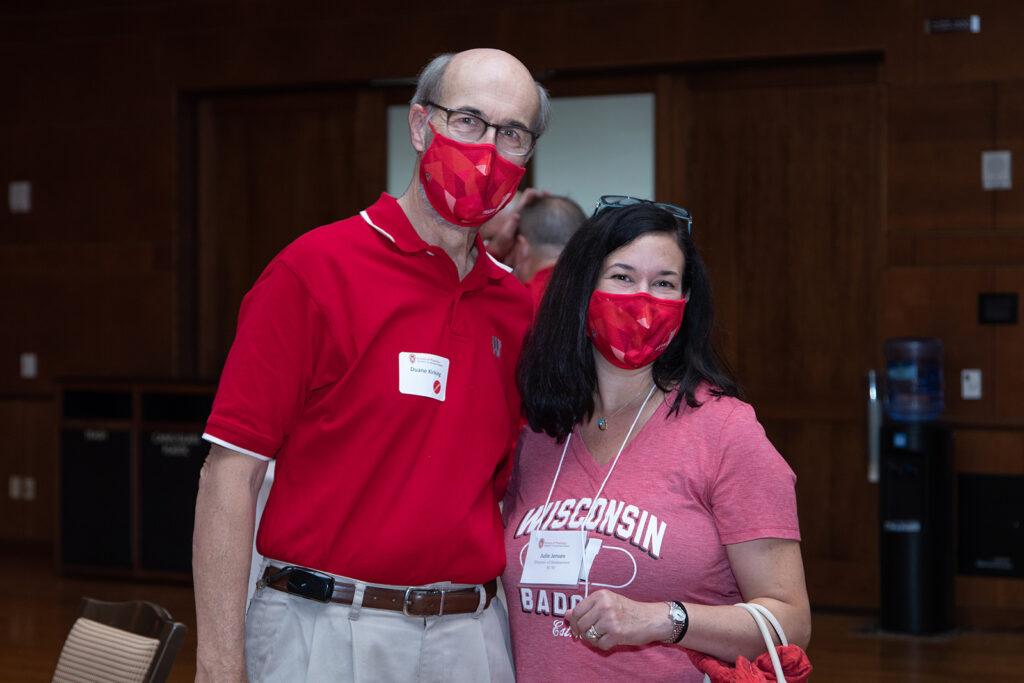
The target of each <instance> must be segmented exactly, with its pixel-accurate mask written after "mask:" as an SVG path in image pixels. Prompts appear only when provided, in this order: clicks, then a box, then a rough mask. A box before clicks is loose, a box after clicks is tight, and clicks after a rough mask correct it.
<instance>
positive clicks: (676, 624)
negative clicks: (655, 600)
mask: <svg viewBox="0 0 1024 683" xmlns="http://www.w3.org/2000/svg"><path fill="white" fill-rule="evenodd" d="M665 604H666V605H668V618H669V619H671V620H672V635H671V636H669V637H668V638H666V639H665V640H663V641H661V642H663V643H678V642H679V641H680V640H682V639H683V636H685V635H686V629H687V627H688V626H689V625H690V618H689V616H688V615H687V614H686V608H685V607H683V603H681V602H679V601H678V600H675V601H673V602H666V603H665Z"/></svg>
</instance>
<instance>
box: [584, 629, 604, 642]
mask: <svg viewBox="0 0 1024 683" xmlns="http://www.w3.org/2000/svg"><path fill="white" fill-rule="evenodd" d="M603 635H604V634H603V633H598V632H597V629H596V628H594V627H593V626H591V627H590V628H588V629H587V638H589V639H590V640H597V639H598V638H600V637H601V636H603Z"/></svg>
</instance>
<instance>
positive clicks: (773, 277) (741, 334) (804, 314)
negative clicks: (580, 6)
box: [688, 67, 883, 607]
mask: <svg viewBox="0 0 1024 683" xmlns="http://www.w3.org/2000/svg"><path fill="white" fill-rule="evenodd" d="M725 71H729V70H725ZM741 71H742V70H741V69H736V70H735V71H734V72H731V73H726V74H724V77H723V78H718V76H719V75H720V74H718V73H715V72H713V71H712V72H709V73H702V74H700V75H699V77H697V78H693V79H691V81H690V84H691V87H692V91H693V92H692V106H693V109H694V114H693V122H694V124H693V126H694V127H693V131H692V138H691V143H690V145H691V150H692V152H691V156H690V158H689V159H688V169H689V173H690V175H691V178H692V187H693V193H694V206H695V217H696V218H697V223H696V225H697V226H698V227H696V228H695V229H696V230H697V231H698V232H697V240H698V244H700V245H701V246H702V248H703V249H704V252H705V255H706V259H707V260H708V263H709V268H710V270H711V273H712V278H713V282H714V283H715V286H716V290H717V292H718V293H719V296H718V298H717V308H718V312H719V318H720V321H721V322H722V326H723V327H724V328H725V330H726V332H727V334H728V338H729V340H730V343H729V344H728V345H727V354H734V355H731V357H730V359H731V360H733V361H734V367H735V368H736V370H737V374H738V376H739V378H740V381H741V383H742V384H743V385H744V387H745V388H746V389H747V393H748V396H749V398H750V399H751V400H752V402H753V404H754V406H755V407H756V409H757V411H758V415H759V416H760V417H761V419H762V420H763V421H764V422H765V423H766V425H768V433H769V436H770V437H771V438H773V439H777V441H776V445H777V447H779V449H780V451H781V452H782V453H783V454H784V456H785V457H786V458H787V459H788V460H789V461H790V463H791V464H792V466H793V468H794V471H795V472H796V473H797V476H798V480H799V483H798V495H799V496H800V504H801V509H802V510H805V511H809V510H813V513H811V514H813V519H811V518H810V517H811V515H808V516H807V518H806V520H807V521H806V526H805V534H804V544H803V551H804V557H805V562H806V564H807V567H808V571H809V576H808V583H809V585H810V586H812V589H813V591H814V594H813V595H812V599H813V600H815V602H816V604H823V605H842V606H848V607H865V606H867V607H870V606H873V605H875V604H876V603H877V595H878V591H877V566H876V564H877V561H876V559H875V558H876V557H877V550H876V524H875V523H874V522H872V521H870V520H876V519H877V494H876V493H875V491H874V490H873V487H871V485H869V484H868V483H867V475H866V463H865V459H866V455H865V439H864V430H865V427H864V422H863V419H864V399H863V393H864V373H865V371H866V370H867V368H868V367H870V364H871V356H872V353H871V349H872V347H873V345H874V339H875V334H876V333H875V328H876V323H875V318H874V311H873V308H872V304H873V302H874V301H875V300H876V296H877V295H876V293H875V289H876V288H877V287H878V285H879V282H878V277H877V274H878V272H879V270H880V267H881V258H882V254H881V246H880V242H881V239H880V238H881V227H880V225H881V221H880V214H881V183H880V181H879V171H880V169H881V132H882V125H883V119H882V109H881V101H880V92H879V89H878V86H877V85H875V84H873V83H870V82H869V83H863V82H861V81H860V80H858V81H856V82H855V83H842V84H834V85H821V84H820V78H821V74H820V72H819V71H817V70H813V71H812V70H808V71H804V70H802V69H801V68H799V67H794V68H791V69H789V71H788V73H787V74H786V76H785V77H784V78H783V77H780V72H781V71H785V69H784V68H780V69H778V70H776V69H772V70H771V71H768V70H766V72H765V73H771V77H770V78H763V79H760V80H759V79H758V78H757V76H758V74H760V73H761V71H760V70H759V69H757V68H750V69H748V70H747V74H746V75H747V76H750V77H749V78H744V77H742V76H740V75H739V74H740V73H741ZM802 77H803V80H802ZM858 79H860V76H858ZM700 216H704V217H705V218H703V219H701V218H700ZM702 240H703V241H702ZM720 283H721V284H720ZM723 294H724V295H723ZM812 416H813V417H812ZM858 481H859V482H862V483H861V484H860V485H859V490H858V489H857V488H855V487H856V486H857V484H856V483H855V482H858ZM851 529H855V530H856V531H854V532H851V531H850V530H851ZM851 533H852V534H853V535H852V536H851ZM847 537H850V538H852V539H853V541H852V542H851V543H849V544H848V545H844V546H843V547H842V548H839V547H838V546H837V544H838V543H839V540H838V539H846V538H847ZM811 573H813V576H811Z"/></svg>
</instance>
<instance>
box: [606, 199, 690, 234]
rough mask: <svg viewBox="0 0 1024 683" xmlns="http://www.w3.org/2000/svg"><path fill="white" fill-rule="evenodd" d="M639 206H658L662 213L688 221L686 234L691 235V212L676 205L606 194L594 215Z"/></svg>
mask: <svg viewBox="0 0 1024 683" xmlns="http://www.w3.org/2000/svg"><path fill="white" fill-rule="evenodd" d="M638 204H648V205H650V206H656V207H658V208H659V209H661V210H662V211H667V212H668V213H670V214H672V215H673V216H675V217H676V218H679V219H682V220H684V221H686V232H687V234H689V232H690V228H691V227H692V225H693V219H692V218H691V217H690V212H689V211H687V210H686V209H684V208H683V207H681V206H676V205H675V204H666V203H665V202H652V201H651V200H650V199H637V198H636V197H627V196H626V195H621V194H606V195H604V196H603V197H601V198H600V199H598V200H597V205H596V206H595V207H594V213H593V215H594V216H596V215H597V214H599V213H600V212H601V211H602V210H604V209H621V208H622V207H624V206H636V205H638Z"/></svg>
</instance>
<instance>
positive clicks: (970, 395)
mask: <svg viewBox="0 0 1024 683" xmlns="http://www.w3.org/2000/svg"><path fill="white" fill-rule="evenodd" d="M960 397H961V398H962V399H964V400H965V401H976V400H978V399H980V398H981V370H977V369H968V370H961V371H960Z"/></svg>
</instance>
